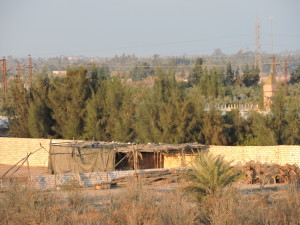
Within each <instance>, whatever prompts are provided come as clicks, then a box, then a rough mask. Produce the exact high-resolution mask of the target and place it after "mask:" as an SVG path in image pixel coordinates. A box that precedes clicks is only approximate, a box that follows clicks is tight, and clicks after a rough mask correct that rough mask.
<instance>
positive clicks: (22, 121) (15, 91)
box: [9, 80, 30, 138]
mask: <svg viewBox="0 0 300 225" xmlns="http://www.w3.org/2000/svg"><path fill="white" fill-rule="evenodd" d="M10 90H11V96H12V113H13V114H12V118H11V120H10V130H9V135H10V136H13V137H23V138H27V137H30V132H29V130H28V106H29V93H28V91H27V90H26V89H25V88H24V84H23V83H22V82H21V81H19V80H14V82H13V84H12V86H11V88H10Z"/></svg>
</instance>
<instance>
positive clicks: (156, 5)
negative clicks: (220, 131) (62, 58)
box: [0, 0, 300, 57]
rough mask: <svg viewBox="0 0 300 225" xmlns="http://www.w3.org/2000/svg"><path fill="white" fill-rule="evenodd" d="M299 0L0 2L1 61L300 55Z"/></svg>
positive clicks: (25, 0)
mask: <svg viewBox="0 0 300 225" xmlns="http://www.w3.org/2000/svg"><path fill="white" fill-rule="evenodd" d="M299 11H300V1H299V0H206V1H203V0H185V1H183V0H148V1H145V0H107V1H102V0H48V1H46V0H18V1H17V0H0V27H1V36H0V57H2V56H8V55H12V56H14V57H26V56H27V55H28V54H31V55H32V56H33V57H37V56H42V57H44V56H46V57H48V56H51V57H52V56H59V55H85V56H104V57H111V56H114V55H116V54H118V55H120V54H122V53H125V54H135V55H136V56H152V55H153V54H159V55H162V56H167V55H168V56H179V55H183V54H187V55H202V54H210V53H212V52H213V51H214V49H217V48H221V49H222V51H223V52H224V53H235V52H237V51H238V50H239V49H246V48H249V49H250V50H254V49H255V29H254V28H255V20H256V13H257V12H259V14H260V23H261V33H262V37H261V45H262V50H263V51H267V52H270V51H271V47H270V45H271V35H270V33H271V31H270V30H271V29H270V19H269V18H270V16H272V18H273V19H272V21H273V34H274V35H273V43H274V45H273V46H274V51H275V52H280V51H284V50H300V29H299V28H300V13H299Z"/></svg>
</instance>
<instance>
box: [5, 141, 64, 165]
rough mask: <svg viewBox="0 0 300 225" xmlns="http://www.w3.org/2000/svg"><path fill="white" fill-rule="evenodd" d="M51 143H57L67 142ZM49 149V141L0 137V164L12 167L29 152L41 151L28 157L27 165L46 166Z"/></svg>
mask: <svg viewBox="0 0 300 225" xmlns="http://www.w3.org/2000/svg"><path fill="white" fill-rule="evenodd" d="M52 141H53V142H54V143H58V142H65V141H67V140H56V139H55V140H52ZM41 147H44V148H45V149H41ZM49 147H50V139H36V138H8V137H0V164H8V165H14V164H16V163H17V162H18V161H19V160H21V159H22V158H24V157H26V156H27V154H29V153H30V152H34V151H36V150H38V149H41V150H39V151H37V152H36V153H34V154H33V155H31V156H30V157H29V160H28V161H29V165H30V166H48V152H49Z"/></svg>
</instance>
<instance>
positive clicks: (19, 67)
mask: <svg viewBox="0 0 300 225" xmlns="http://www.w3.org/2000/svg"><path fill="white" fill-rule="evenodd" d="M16 70H17V75H16V81H17V85H18V87H21V66H20V62H19V61H18V62H17V69H16Z"/></svg>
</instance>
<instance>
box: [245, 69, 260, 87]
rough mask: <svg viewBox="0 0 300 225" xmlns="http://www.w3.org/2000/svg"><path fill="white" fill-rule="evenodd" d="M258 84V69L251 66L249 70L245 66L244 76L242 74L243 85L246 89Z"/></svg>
mask: <svg viewBox="0 0 300 225" xmlns="http://www.w3.org/2000/svg"><path fill="white" fill-rule="evenodd" d="M258 82H259V69H258V67H255V66H252V68H251V69H250V68H249V66H248V65H246V67H245V70H244V74H243V84H244V85H245V86H246V87H251V86H254V85H257V84H258Z"/></svg>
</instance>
